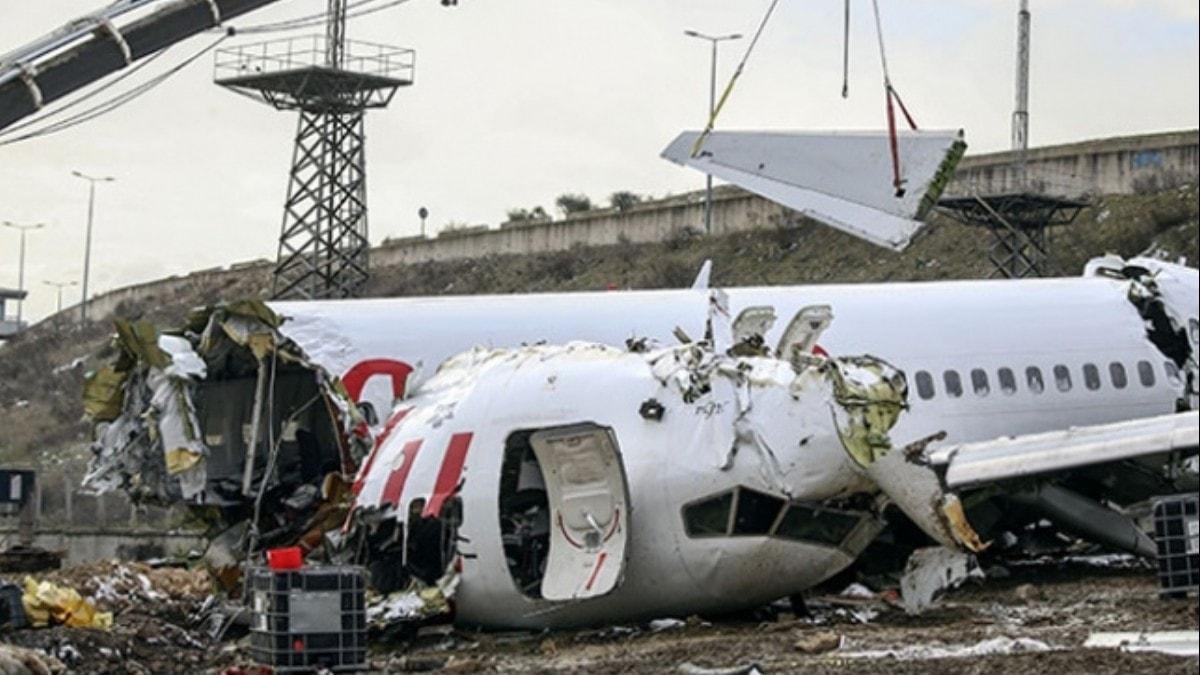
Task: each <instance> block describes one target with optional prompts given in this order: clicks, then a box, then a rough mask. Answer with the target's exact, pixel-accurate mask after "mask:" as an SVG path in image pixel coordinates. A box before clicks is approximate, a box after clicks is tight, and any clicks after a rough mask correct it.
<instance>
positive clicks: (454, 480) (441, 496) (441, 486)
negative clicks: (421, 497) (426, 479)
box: [421, 431, 474, 518]
mask: <svg viewBox="0 0 1200 675" xmlns="http://www.w3.org/2000/svg"><path fill="white" fill-rule="evenodd" d="M472 436H474V434H472V433H471V432H469V431H468V432H465V433H461V434H454V435H453V436H451V437H450V446H449V447H447V448H446V455H445V456H444V457H443V458H442V468H441V469H439V470H438V475H437V482H435V483H434V484H433V494H432V495H430V496H429V502H428V503H427V504H426V505H425V511H424V512H422V513H421V517H422V518H437V517H438V515H439V514H441V512H442V504H445V503H446V500H447V499H449V498H450V495H452V494H454V490H455V488H457V487H458V481H459V479H460V478H461V477H462V472H463V466H465V465H466V462H467V450H469V449H470V447H471V438H472Z"/></svg>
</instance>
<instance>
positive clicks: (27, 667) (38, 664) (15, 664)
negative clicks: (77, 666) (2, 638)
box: [0, 644, 67, 675]
mask: <svg viewBox="0 0 1200 675" xmlns="http://www.w3.org/2000/svg"><path fill="white" fill-rule="evenodd" d="M66 670H67V666H66V665H64V664H63V662H62V661H59V660H58V659H56V658H54V657H53V656H50V655H48V654H46V653H44V652H41V651H38V650H34V649H25V648H24V647H17V646H15V645H6V644H0V673H4V674H5V675H26V674H28V675H58V674H59V673H65V672H66Z"/></svg>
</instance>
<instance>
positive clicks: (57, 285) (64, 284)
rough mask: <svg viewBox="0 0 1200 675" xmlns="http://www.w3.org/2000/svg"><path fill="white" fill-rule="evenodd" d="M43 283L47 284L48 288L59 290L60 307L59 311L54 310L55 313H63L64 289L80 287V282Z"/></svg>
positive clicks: (58, 307)
mask: <svg viewBox="0 0 1200 675" xmlns="http://www.w3.org/2000/svg"><path fill="white" fill-rule="evenodd" d="M42 283H43V284H46V285H47V286H53V287H54V288H56V289H57V290H58V306H57V309H55V310H54V311H55V313H58V312H62V292H63V289H64V288H68V287H70V286H78V285H79V282H78V281H43V282H42Z"/></svg>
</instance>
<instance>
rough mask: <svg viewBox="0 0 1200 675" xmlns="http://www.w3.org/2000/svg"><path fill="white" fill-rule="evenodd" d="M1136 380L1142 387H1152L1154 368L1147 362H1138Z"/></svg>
mask: <svg viewBox="0 0 1200 675" xmlns="http://www.w3.org/2000/svg"><path fill="white" fill-rule="evenodd" d="M1138 380H1140V381H1141V383H1142V386H1143V387H1153V386H1154V366H1152V365H1150V362H1149V361H1138Z"/></svg>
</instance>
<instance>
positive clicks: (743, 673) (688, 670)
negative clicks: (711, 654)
mask: <svg viewBox="0 0 1200 675" xmlns="http://www.w3.org/2000/svg"><path fill="white" fill-rule="evenodd" d="M675 672H677V673H680V674H681V675H762V672H763V671H762V670H761V669H760V668H759V667H758V664H757V663H751V664H748V665H744V666H731V667H729V668H705V667H704V666H697V665H696V664H694V663H691V662H690V661H686V662H684V663H681V664H679V667H678V668H676V669H675Z"/></svg>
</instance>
